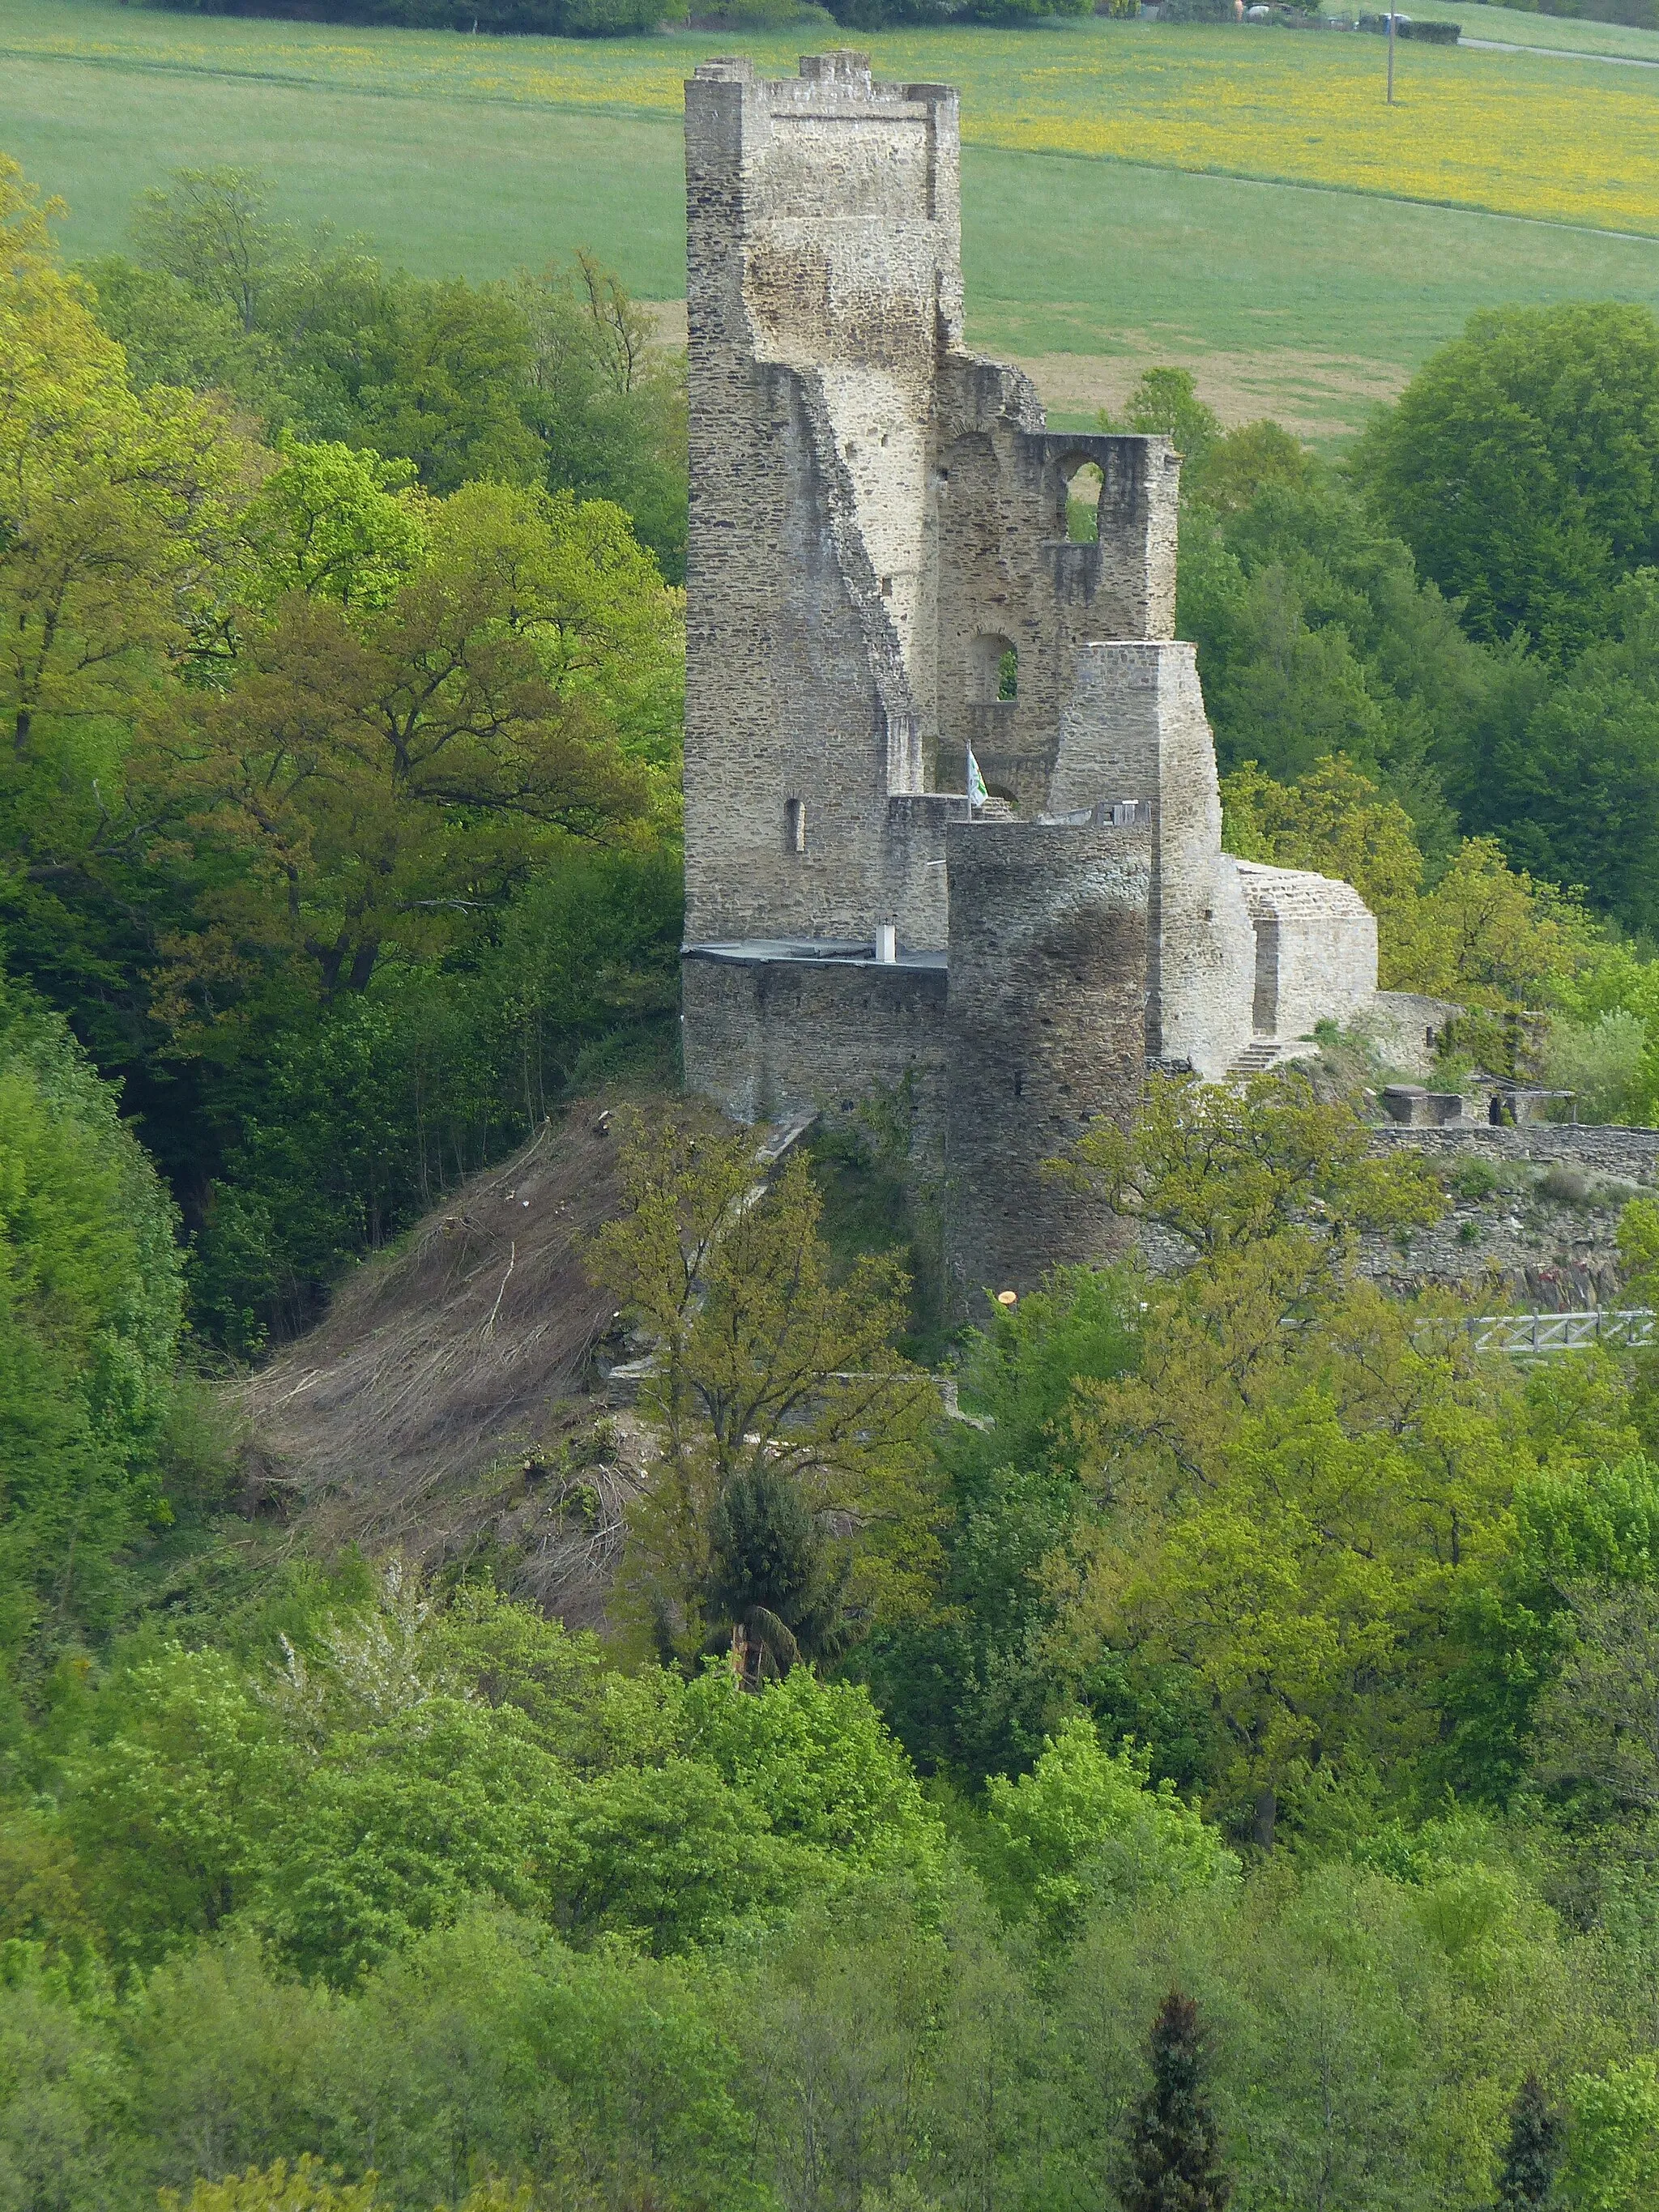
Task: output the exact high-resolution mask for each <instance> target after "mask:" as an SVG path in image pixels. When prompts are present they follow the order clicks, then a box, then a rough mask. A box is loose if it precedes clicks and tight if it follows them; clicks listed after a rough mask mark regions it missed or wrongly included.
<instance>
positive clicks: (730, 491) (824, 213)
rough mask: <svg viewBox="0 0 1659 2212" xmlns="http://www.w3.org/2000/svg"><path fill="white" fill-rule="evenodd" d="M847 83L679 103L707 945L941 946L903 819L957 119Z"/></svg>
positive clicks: (822, 63)
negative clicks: (895, 820) (894, 846)
mask: <svg viewBox="0 0 1659 2212" xmlns="http://www.w3.org/2000/svg"><path fill="white" fill-rule="evenodd" d="M857 60H858V58H856V57H854V58H849V57H846V56H816V57H809V58H808V60H807V62H805V64H803V70H804V74H803V76H801V77H800V78H799V79H793V80H786V81H783V82H771V81H769V80H764V79H757V77H756V76H755V74H754V70H753V65H752V64H750V63H748V62H744V61H732V62H714V63H707V64H703V66H702V68H701V69H700V70H698V72H697V76H696V78H695V79H694V80H693V81H692V82H691V83H690V84H689V85H688V86H687V88H686V185H687V208H688V236H689V245H688V258H687V319H688V333H689V341H690V470H691V507H690V532H689V539H688V546H687V574H686V603H687V695H686V736H685V803H686V824H685V828H686V895H687V922H686V927H687V934H688V937H689V938H690V939H691V940H692V941H693V942H697V941H704V940H708V939H733V938H742V937H750V936H760V935H767V934H772V935H775V934H777V933H793V934H799V935H805V936H823V937H836V936H844V935H848V934H849V933H850V934H854V935H857V934H862V933H866V932H867V931H869V930H870V929H871V928H872V927H874V926H875V925H876V924H877V923H878V922H881V921H894V922H896V923H897V924H898V926H899V927H900V931H901V933H902V936H903V937H904V938H905V939H907V940H908V941H909V942H911V943H918V944H928V943H931V944H933V945H938V944H939V943H940V942H942V940H943V934H944V914H945V902H944V897H943V890H942V885H940V884H939V883H938V881H937V880H936V878H937V875H938V873H939V872H938V871H934V872H933V878H930V877H929V876H928V875H927V874H925V873H924V874H923V875H921V877H920V878H917V877H915V875H913V874H912V873H910V872H908V871H906V870H904V869H902V868H901V867H896V866H895V865H894V860H893V855H892V854H890V851H889V841H888V801H889V799H890V797H891V796H893V795H894V794H905V793H917V792H920V791H921V789H922V787H923V784H924V780H925V778H924V769H923V759H922V751H921V744H922V739H921V729H922V723H923V720H924V719H925V714H926V711H927V706H926V702H927V701H929V700H930V699H931V695H932V689H933V674H932V662H933V651H934V647H933V639H934V638H935V636H936V633H937V622H936V617H935V615H934V613H933V604H932V592H933V583H932V578H933V570H934V563H933V556H932V550H931V539H932V533H933V519H932V510H931V504H930V500H929V495H928V485H929V477H930V471H929V469H928V466H927V441H928V438H929V435H930V425H931V420H932V415H933V369H934V362H935V360H936V357H937V354H938V350H939V346H940V344H941V343H950V342H951V338H952V337H953V336H954V334H955V332H956V331H957V329H958V328H959V323H960V313H961V307H960V294H961V277H960V251H959V243H958V216H957V204H958V192H957V112H956V100H955V95H954V94H952V93H951V92H949V91H948V89H946V88H943V87H939V86H910V87H896V86H872V84H871V82H870V81H869V75H868V64H867V63H866V64H863V66H862V69H860V67H858V66H857V65H856V64H857ZM919 702H921V704H919Z"/></svg>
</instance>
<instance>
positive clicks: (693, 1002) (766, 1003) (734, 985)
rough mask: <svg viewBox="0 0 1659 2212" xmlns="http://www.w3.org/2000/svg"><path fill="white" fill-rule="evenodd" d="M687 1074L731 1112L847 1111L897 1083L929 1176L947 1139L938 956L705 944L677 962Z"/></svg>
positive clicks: (740, 1116) (915, 1150) (921, 1168)
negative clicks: (905, 1095) (890, 957)
mask: <svg viewBox="0 0 1659 2212" xmlns="http://www.w3.org/2000/svg"><path fill="white" fill-rule="evenodd" d="M683 1019H684V1039H685V1080H686V1087H687V1088H688V1090H690V1091H697V1092H700V1093H701V1094H702V1096H703V1097H708V1098H712V1099H713V1100H714V1103H716V1105H718V1106H719V1107H720V1109H722V1111H723V1112H725V1113H726V1114H729V1115H731V1116H732V1120H733V1121H776V1120H778V1119H780V1118H781V1117H782V1116H783V1115H787V1114H790V1113H793V1112H797V1111H799V1110H800V1109H804V1108H808V1107H815V1108H817V1109H818V1110H819V1111H820V1112H821V1113H823V1114H824V1115H826V1116H830V1117H836V1116H839V1115H844V1114H850V1113H851V1112H852V1111H853V1109H854V1106H855V1105H856V1104H857V1103H858V1102H859V1101H860V1099H861V1098H864V1097H868V1095H869V1094H870V1092H871V1091H872V1090H874V1089H875V1088H877V1087H878V1086H879V1087H881V1088H882V1089H884V1090H888V1091H897V1090H899V1089H900V1088H901V1087H907V1088H908V1091H909V1092H910V1095H911V1102H912V1107H913V1110H914V1116H915V1119H914V1125H913V1146H912V1160H913V1164H914V1166H915V1170H916V1171H917V1173H918V1174H919V1175H921V1176H927V1174H928V1173H929V1172H930V1170H931V1172H932V1173H933V1175H937V1174H938V1172H939V1168H940V1165H941V1163H942V1159H943V1153H944V1140H945V1056H946V1055H945V969H944V966H943V964H942V963H936V964H934V965H933V966H921V965H919V964H915V963H908V962H906V963H897V964H895V965H891V966H884V965H883V964H882V963H879V962H878V961H876V960H873V959H872V958H870V957H867V956H866V957H863V958H860V959H848V960H825V959H801V958H793V959H792V958H790V957H787V956H786V955H782V954H761V953H757V952H754V951H737V950H734V951H732V953H730V954H720V953H714V952H711V951H702V952H700V953H697V954H695V955H693V956H692V957H690V958H688V959H687V960H686V962H685V963H684V1016H683Z"/></svg>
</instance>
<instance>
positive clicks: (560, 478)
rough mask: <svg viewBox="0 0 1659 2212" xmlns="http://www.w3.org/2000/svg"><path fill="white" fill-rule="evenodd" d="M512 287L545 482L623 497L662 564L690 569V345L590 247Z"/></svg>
mask: <svg viewBox="0 0 1659 2212" xmlns="http://www.w3.org/2000/svg"><path fill="white" fill-rule="evenodd" d="M513 297H514V299H515V301H517V303H518V305H519V307H520V309H521V310H522V312H523V313H524V314H525V315H526V319H527V320H528V323H529V326H530V332H531V343H532V360H531V368H530V373H529V396H528V398H527V400H526V410H525V411H526V419H527V420H528V421H529V422H530V423H531V424H532V426H533V428H535V429H536V431H537V432H538V435H539V436H540V437H541V439H542V441H543V442H544V445H545V447H546V448H547V482H548V483H549V485H550V487H551V488H552V489H555V490H561V489H564V490H570V491H573V492H574V493H575V494H576V495H578V497H580V498H583V499H611V500H615V501H617V504H618V505H619V506H622V507H626V508H627V509H628V512H629V514H630V516H631V517H632V518H633V521H634V527H635V530H636V531H637V532H638V533H639V536H640V539H641V544H646V545H648V546H649V547H650V548H651V550H652V551H653V553H654V554H655V555H656V556H657V559H658V560H659V562H660V563H661V565H662V571H663V574H665V576H667V577H669V578H670V579H671V580H674V581H676V582H678V581H679V580H683V579H684V574H685V528H686V497H687V483H686V470H687V459H686V450H685V440H686V412H685V410H686V399H685V363H684V356H683V355H675V354H670V353H668V352H666V351H665V350H664V349H662V348H661V347H660V346H659V345H658V344H656V343H654V338H655V330H654V325H653V321H652V319H651V316H650V314H649V313H648V311H647V309H645V308H642V307H640V306H639V305H638V304H637V303H636V302H635V301H633V300H632V299H630V297H629V295H628V292H627V291H626V289H624V287H623V284H622V283H621V281H620V279H619V278H618V277H617V276H615V275H614V274H613V273H612V272H611V270H605V269H602V268H601V267H600V266H599V263H598V262H596V261H595V260H594V258H593V257H592V254H589V253H579V254H578V255H577V257H576V262H575V266H574V269H570V270H556V269H550V270H547V271H546V272H545V273H544V275H542V276H538V277H529V276H525V277H520V280H519V282H518V284H517V287H516V289H515V291H514V294H513Z"/></svg>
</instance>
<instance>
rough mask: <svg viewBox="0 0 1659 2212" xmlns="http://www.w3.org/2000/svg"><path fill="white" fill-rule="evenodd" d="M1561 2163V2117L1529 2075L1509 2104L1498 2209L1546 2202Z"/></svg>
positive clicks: (1521, 2210)
mask: <svg viewBox="0 0 1659 2212" xmlns="http://www.w3.org/2000/svg"><path fill="white" fill-rule="evenodd" d="M1560 2163H1561V2117H1560V2114H1559V2112H1555V2111H1554V2110H1553V2108H1552V2106H1551V2105H1550V2102H1549V2100H1548V2099H1547V2097H1546V2096H1545V2094H1544V2085H1543V2083H1542V2082H1541V2081H1540V2080H1539V2078H1538V2076H1537V2075H1535V2074H1528V2076H1527V2078H1526V2080H1525V2081H1523V2082H1522V2084H1521V2087H1520V2088H1519V2089H1518V2090H1516V2096H1515V2102H1514V2103H1513V2104H1512V2105H1511V2106H1510V2140H1509V2143H1508V2146H1507V2148H1505V2150H1504V2163H1503V2165H1502V2166H1500V2167H1499V2169H1498V2205H1497V2212H1534V2207H1536V2206H1538V2205H1541V2204H1547V2203H1548V2202H1549V2200H1550V2191H1551V2188H1552V2186H1553V2183H1554V2180H1555V2170H1556V2168H1557V2166H1559V2164H1560Z"/></svg>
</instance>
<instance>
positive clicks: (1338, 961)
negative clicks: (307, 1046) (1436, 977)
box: [1237, 860, 1376, 1038]
mask: <svg viewBox="0 0 1659 2212" xmlns="http://www.w3.org/2000/svg"><path fill="white" fill-rule="evenodd" d="M1237 868H1238V879H1239V883H1240V885H1241V887H1242V889H1243V893H1244V902H1245V905H1246V907H1247V908H1249V915H1250V920H1251V922H1252V923H1253V925H1254V927H1255V1016H1254V1020H1255V1034H1256V1036H1259V1037H1285V1038H1296V1037H1305V1036H1310V1035H1311V1034H1312V1032H1313V1028H1314V1024H1316V1022H1321V1021H1336V1022H1346V1021H1349V1020H1351V1019H1352V1018H1353V1017H1354V1016H1355V1015H1356V1014H1358V1013H1361V1012H1364V1010H1365V1009H1367V1008H1368V1007H1369V1006H1370V1005H1371V1004H1372V1002H1373V1000H1375V998H1376V915H1374V914H1373V913H1372V912H1371V910H1370V908H1369V907H1368V906H1367V905H1366V904H1365V902H1364V899H1362V898H1361V897H1360V896H1359V894H1358V891H1357V890H1355V889H1354V888H1353V885H1352V884H1345V883H1339V882H1338V881H1337V880H1336V879H1335V878H1333V877H1330V876H1319V875H1314V874H1312V873H1311V872H1309V871H1308V870H1306V869H1303V868H1269V867H1264V866H1261V864H1260V863H1259V862H1257V861H1255V860H1240V861H1238V862H1237Z"/></svg>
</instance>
